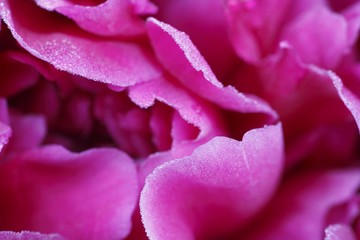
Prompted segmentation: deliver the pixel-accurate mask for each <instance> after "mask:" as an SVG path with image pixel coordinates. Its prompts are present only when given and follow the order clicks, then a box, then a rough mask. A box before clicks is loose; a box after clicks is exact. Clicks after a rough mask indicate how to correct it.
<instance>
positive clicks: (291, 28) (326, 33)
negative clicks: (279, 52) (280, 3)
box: [283, 8, 350, 68]
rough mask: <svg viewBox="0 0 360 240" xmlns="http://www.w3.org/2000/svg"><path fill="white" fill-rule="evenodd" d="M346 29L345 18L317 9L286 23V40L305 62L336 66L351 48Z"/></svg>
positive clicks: (324, 66) (328, 66) (321, 65)
mask: <svg viewBox="0 0 360 240" xmlns="http://www.w3.org/2000/svg"><path fill="white" fill-rule="evenodd" d="M347 31H348V29H347V22H346V21H345V18H344V17H342V16H340V15H337V14H334V13H332V12H330V11H329V10H326V9H325V8H315V9H312V10H310V11H307V12H305V13H304V14H303V15H301V16H299V17H298V18H297V19H296V20H295V21H294V22H292V23H291V24H289V25H287V27H286V29H285V30H284V34H283V40H286V41H288V42H289V43H290V45H292V46H293V47H294V48H295V50H296V52H297V53H298V54H299V56H300V57H301V59H302V60H303V62H305V63H311V64H315V65H318V66H320V67H323V68H333V67H335V66H336V65H337V64H338V63H339V61H340V58H341V57H342V56H343V55H344V54H345V53H347V51H349V50H350V49H349V47H350V46H349V45H348V44H349V41H348V39H347V34H348V33H347ZM299 33H301V34H299Z"/></svg>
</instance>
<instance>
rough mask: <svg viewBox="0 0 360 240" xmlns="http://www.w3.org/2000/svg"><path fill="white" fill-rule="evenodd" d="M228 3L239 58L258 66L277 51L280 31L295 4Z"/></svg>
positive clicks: (231, 33)
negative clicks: (267, 56) (264, 58)
mask: <svg viewBox="0 0 360 240" xmlns="http://www.w3.org/2000/svg"><path fill="white" fill-rule="evenodd" d="M225 2H226V6H225V7H226V14H227V18H228V22H229V32H230V39H231V41H232V44H233V46H234V48H235V50H236V53H237V54H238V56H239V57H241V58H242V59H244V60H245V61H247V62H250V63H256V62H259V61H260V60H261V59H262V58H263V57H265V56H266V55H268V54H269V53H271V52H272V51H274V49H276V47H277V41H278V39H277V38H278V31H279V29H280V30H281V24H282V23H283V21H284V18H285V16H286V14H287V13H289V8H290V5H291V4H292V2H291V1H287V0H286V1H282V2H281V3H278V2H274V1H271V0H264V1H256V0H250V1H233V0H228V1H225Z"/></svg>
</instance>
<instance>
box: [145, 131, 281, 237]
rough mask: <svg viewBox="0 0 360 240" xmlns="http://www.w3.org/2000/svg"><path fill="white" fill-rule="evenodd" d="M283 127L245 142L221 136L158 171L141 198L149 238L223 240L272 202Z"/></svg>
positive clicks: (251, 134) (256, 134) (252, 134)
mask: <svg viewBox="0 0 360 240" xmlns="http://www.w3.org/2000/svg"><path fill="white" fill-rule="evenodd" d="M282 158H283V142H282V134H281V125H280V124H278V125H276V126H268V127H264V128H262V129H255V130H252V131H249V132H248V133H246V134H245V135H244V138H243V140H242V141H241V142H239V141H236V140H232V139H229V138H226V137H216V138H214V139H213V140H210V141H209V142H208V143H205V144H203V145H201V146H200V147H199V148H197V149H196V150H195V151H194V152H193V153H192V154H191V155H190V156H187V157H183V158H180V159H176V160H173V161H170V162H167V163H165V164H163V165H161V166H159V167H158V168H156V169H155V170H154V172H153V173H152V174H151V175H149V177H148V178H147V181H146V183H145V186H144V189H143V191H142V193H141V198H140V209H141V214H142V219H143V223H144V225H145V229H146V231H147V235H148V237H149V238H150V239H209V238H216V237H218V238H222V237H224V236H226V235H227V234H231V233H232V231H234V230H236V229H238V228H239V227H240V226H241V225H243V224H244V223H246V221H247V220H248V219H249V218H250V217H251V216H253V215H254V214H255V213H256V212H257V211H258V210H259V209H260V208H261V207H262V206H263V205H264V204H265V203H266V202H267V201H268V200H269V198H270V196H271V195H272V193H273V191H274V188H275V187H276V184H277V183H278V177H279V175H280V173H281V169H282Z"/></svg>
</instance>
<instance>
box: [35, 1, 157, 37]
mask: <svg viewBox="0 0 360 240" xmlns="http://www.w3.org/2000/svg"><path fill="white" fill-rule="evenodd" d="M36 3H37V4H38V5H39V6H41V7H43V8H45V9H47V10H50V11H53V10H55V11H57V12H59V13H61V14H63V15H65V16H67V17H68V18H71V19H72V20H74V21H75V22H76V23H77V24H78V25H79V26H80V27H81V28H82V29H84V30H86V31H88V32H91V33H94V34H97V35H104V36H111V35H122V36H132V35H137V34H140V33H144V32H145V27H144V21H143V20H142V19H141V18H140V16H137V15H148V14H154V13H155V12H156V7H155V5H153V4H151V3H150V2H148V1H146V0H145V1H144V0H142V1H130V0H107V1H105V2H104V3H102V4H99V5H96V6H81V5H76V4H74V3H72V2H71V1H68V0H65V1H48V0H47V1H44V0H36ZM136 10H138V11H137V12H135V11H136Z"/></svg>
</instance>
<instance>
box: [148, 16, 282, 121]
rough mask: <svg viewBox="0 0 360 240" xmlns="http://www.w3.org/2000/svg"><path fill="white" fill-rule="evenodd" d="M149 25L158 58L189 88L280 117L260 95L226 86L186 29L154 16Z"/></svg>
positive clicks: (225, 104) (216, 99) (228, 104)
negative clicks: (217, 76)
mask: <svg viewBox="0 0 360 240" xmlns="http://www.w3.org/2000/svg"><path fill="white" fill-rule="evenodd" d="M147 29H148V33H149V36H150V40H151V43H152V45H153V47H154V49H155V52H156V56H157V57H158V59H159V61H160V62H161V63H162V64H163V66H164V67H165V68H166V69H167V70H168V71H169V72H170V73H171V74H173V75H174V76H176V79H177V80H178V81H179V82H180V83H181V84H182V85H183V86H185V87H186V88H187V89H189V90H190V91H192V92H194V93H196V94H198V95H199V96H201V97H203V98H205V99H207V100H209V101H211V102H214V103H216V104H217V105H219V106H221V107H223V108H225V109H229V110H233V111H239V112H247V113H264V114H267V115H269V117H270V118H272V119H276V118H277V114H276V112H275V111H274V110H272V109H271V107H270V106H268V105H267V104H266V103H265V102H264V101H262V100H261V99H259V98H257V97H255V96H250V95H245V94H242V93H239V92H237V91H236V90H235V89H234V88H233V87H231V86H227V87H224V86H223V85H222V84H221V83H220V82H219V81H218V80H217V78H216V77H215V75H214V73H213V72H212V71H211V69H210V67H209V65H208V64H207V62H206V61H205V59H204V58H203V57H202V55H201V54H200V52H199V51H198V50H197V48H196V47H195V46H194V45H193V44H192V42H191V40H190V39H189V37H188V36H187V35H186V34H185V33H183V32H180V31H178V30H176V29H175V28H173V27H171V26H170V25H167V24H165V23H162V22H160V21H158V20H156V19H154V18H150V19H149V20H148V22H147Z"/></svg>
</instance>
